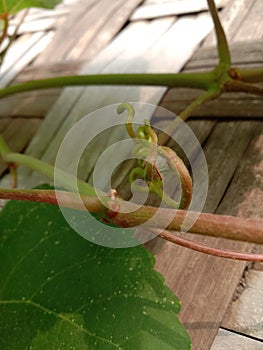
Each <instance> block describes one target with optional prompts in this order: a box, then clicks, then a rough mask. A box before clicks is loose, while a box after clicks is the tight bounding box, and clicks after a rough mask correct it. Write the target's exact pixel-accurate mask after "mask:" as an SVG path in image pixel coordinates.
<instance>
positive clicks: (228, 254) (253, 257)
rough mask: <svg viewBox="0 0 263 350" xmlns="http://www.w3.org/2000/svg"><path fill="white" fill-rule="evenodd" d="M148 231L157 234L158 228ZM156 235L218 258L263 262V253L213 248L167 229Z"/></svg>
mask: <svg viewBox="0 0 263 350" xmlns="http://www.w3.org/2000/svg"><path fill="white" fill-rule="evenodd" d="M150 231H152V232H153V233H156V234H158V230H156V229H151V230H150ZM174 233H176V232H174ZM158 235H159V237H161V238H163V239H165V240H166V241H169V242H172V243H175V244H178V245H180V246H182V247H185V248H189V249H192V250H195V251H197V252H200V253H205V254H209V255H213V256H218V257H220V258H227V259H233V260H241V261H253V262H263V255H260V254H250V253H242V252H237V251H234V250H228V249H219V248H214V247H210V246H208V245H206V244H201V243H197V242H193V241H190V240H188V239H185V238H181V237H178V236H176V235H174V234H172V233H170V232H168V231H162V232H161V233H159V234H158Z"/></svg>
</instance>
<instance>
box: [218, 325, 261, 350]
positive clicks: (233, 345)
mask: <svg viewBox="0 0 263 350" xmlns="http://www.w3.org/2000/svg"><path fill="white" fill-rule="evenodd" d="M226 349H227V350H239V349H246V350H261V349H262V344H261V343H260V341H257V340H254V339H250V338H247V337H245V336H242V335H239V334H235V333H233V332H230V331H227V330H225V329H220V330H219V333H218V336H217V337H216V338H215V341H214V343H213V345H212V347H211V350H226Z"/></svg>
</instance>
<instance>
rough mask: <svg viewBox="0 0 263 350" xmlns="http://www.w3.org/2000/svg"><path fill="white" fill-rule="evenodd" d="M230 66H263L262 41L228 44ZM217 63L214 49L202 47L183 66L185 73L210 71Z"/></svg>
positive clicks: (216, 54)
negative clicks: (230, 59)
mask: <svg viewBox="0 0 263 350" xmlns="http://www.w3.org/2000/svg"><path fill="white" fill-rule="evenodd" d="M262 27H263V26H262ZM230 52H231V58H232V64H233V66H235V67H239V68H241V67H250V66H260V65H261V66H262V64H263V58H262V56H263V40H262V38H260V39H257V40H250V41H249V42H237V43H235V42H234V43H231V44H230ZM217 63H218V53H217V50H216V48H215V47H214V46H213V47H202V48H200V49H199V50H197V51H196V52H195V53H194V55H193V56H192V57H191V59H190V60H189V62H187V64H186V66H185V68H184V69H185V70H186V71H190V70H197V69H198V70H199V69H201V70H204V69H207V70H208V69H212V68H214V67H215V66H216V65H217Z"/></svg>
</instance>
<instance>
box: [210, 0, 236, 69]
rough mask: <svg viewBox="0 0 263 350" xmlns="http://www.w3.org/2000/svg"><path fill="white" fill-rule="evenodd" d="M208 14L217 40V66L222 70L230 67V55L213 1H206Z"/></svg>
mask: <svg viewBox="0 0 263 350" xmlns="http://www.w3.org/2000/svg"><path fill="white" fill-rule="evenodd" d="M207 3H208V7H209V10H210V13H211V15H212V19H213V22H214V26H215V32H216V38H217V50H218V57H219V65H220V66H223V67H224V68H230V67H231V55H230V50H229V47H228V43H227V38H226V34H225V31H224V28H223V26H222V24H221V21H220V18H219V16H218V12H217V8H216V5H215V2H214V0H207Z"/></svg>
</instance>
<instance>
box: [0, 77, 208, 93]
mask: <svg viewBox="0 0 263 350" xmlns="http://www.w3.org/2000/svg"><path fill="white" fill-rule="evenodd" d="M213 81H214V74H213V73H212V72H207V73H175V74H99V75H80V76H79V75H73V76H64V77H54V78H48V79H41V80H33V81H28V82H26V83H21V84H16V85H12V86H8V87H6V88H4V89H0V98H4V97H7V96H10V95H13V94H17V93H21V92H26V91H32V90H40V89H50V88H57V87H64V86H70V85H71V86H81V85H148V86H167V87H173V86H178V87H191V88H196V89H203V90H206V89H208V88H209V86H211V84H212V83H213Z"/></svg>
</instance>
